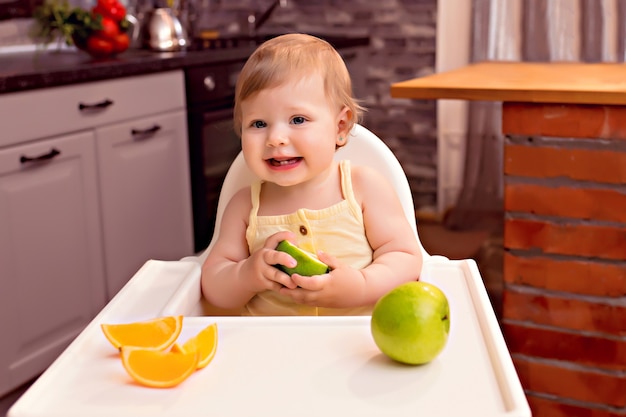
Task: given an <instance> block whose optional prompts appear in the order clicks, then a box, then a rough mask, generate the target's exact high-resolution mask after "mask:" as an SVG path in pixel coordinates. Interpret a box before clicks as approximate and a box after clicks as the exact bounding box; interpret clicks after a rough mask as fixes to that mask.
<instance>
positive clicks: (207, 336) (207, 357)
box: [171, 323, 217, 369]
mask: <svg viewBox="0 0 626 417" xmlns="http://www.w3.org/2000/svg"><path fill="white" fill-rule="evenodd" d="M171 351H172V352H178V353H180V352H196V351H197V352H198V355H199V359H198V369H201V368H204V367H205V366H207V365H208V364H209V363H211V361H212V360H213V357H214V356H215V352H217V323H212V324H209V325H208V326H207V327H205V328H204V329H202V330H200V331H199V332H198V334H197V335H195V336H194V337H192V338H190V339H189V340H187V341H186V342H185V344H183V345H182V346H181V345H179V344H178V343H174V345H173V346H172V350H171Z"/></svg>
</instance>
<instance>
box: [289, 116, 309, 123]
mask: <svg viewBox="0 0 626 417" xmlns="http://www.w3.org/2000/svg"><path fill="white" fill-rule="evenodd" d="M305 121H306V119H305V118H304V117H302V116H296V117H294V118H293V119H291V123H293V124H294V125H301V124H302V123H304V122H305Z"/></svg>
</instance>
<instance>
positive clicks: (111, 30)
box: [96, 17, 120, 40]
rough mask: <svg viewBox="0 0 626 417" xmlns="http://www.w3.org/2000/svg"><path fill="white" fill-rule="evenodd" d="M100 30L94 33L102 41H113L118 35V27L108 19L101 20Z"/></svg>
mask: <svg viewBox="0 0 626 417" xmlns="http://www.w3.org/2000/svg"><path fill="white" fill-rule="evenodd" d="M101 23H102V29H101V30H98V31H96V35H97V36H99V37H101V38H104V39H111V40H112V39H115V38H116V37H117V35H119V34H120V27H119V25H118V24H117V22H114V21H113V20H112V19H109V18H108V17H103V18H102V22H101Z"/></svg>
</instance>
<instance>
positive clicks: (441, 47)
mask: <svg viewBox="0 0 626 417" xmlns="http://www.w3.org/2000/svg"><path fill="white" fill-rule="evenodd" d="M471 3H472V2H471V1H469V0H438V3H437V15H438V16H437V54H436V63H435V70H436V71H437V72H443V71H449V70H452V69H455V68H459V67H463V66H465V65H467V64H468V62H469V56H470V55H469V53H470V41H471V35H470V29H471V28H470V17H471V7H472V6H471ZM467 107H468V106H467V102H466V101H462V100H439V101H438V102H437V129H438V132H437V149H438V151H437V152H438V155H437V160H438V162H437V210H438V212H439V213H440V214H443V213H444V212H445V210H447V209H448V208H450V207H453V206H454V205H455V203H456V200H457V197H458V195H459V192H460V190H461V186H462V184H463V170H464V166H465V133H466V132H467Z"/></svg>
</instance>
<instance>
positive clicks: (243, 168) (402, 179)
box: [163, 124, 445, 315]
mask: <svg viewBox="0 0 626 417" xmlns="http://www.w3.org/2000/svg"><path fill="white" fill-rule="evenodd" d="M335 159H336V160H342V159H349V160H351V161H352V163H353V164H354V165H367V166H370V167H372V168H375V169H376V170H377V171H378V172H380V173H381V174H382V175H384V176H385V177H386V178H387V179H388V180H389V181H390V182H391V185H392V186H393V187H394V188H395V190H396V193H397V194H398V197H399V198H400V202H401V203H402V207H403V209H404V214H405V215H406V217H407V219H408V221H409V224H410V225H411V229H412V230H413V233H414V234H415V238H416V239H417V241H418V242H419V245H420V248H421V249H422V254H423V257H424V261H426V260H427V259H429V258H430V257H431V256H430V254H428V252H426V250H425V249H424V247H423V246H422V244H421V242H420V240H419V235H418V233H417V223H416V221H415V207H414V205H413V195H412V194H411V188H410V187H409V182H408V180H407V178H406V175H405V173H404V170H403V169H402V166H401V165H400V162H399V161H398V159H396V157H395V155H394V154H393V152H392V151H391V150H390V149H389V148H388V147H387V145H386V144H385V143H384V142H383V141H382V140H380V138H378V136H376V135H375V134H374V133H372V132H371V131H370V130H368V129H367V128H365V127H363V126H362V125H360V124H356V125H355V126H354V128H353V129H352V131H351V132H350V136H349V138H348V143H347V144H346V145H345V146H343V147H342V148H340V149H339V150H338V151H337V152H336V153H335ZM254 179H255V176H254V174H253V173H252V172H251V171H250V169H249V168H248V167H247V165H246V163H245V161H244V158H243V154H242V153H241V152H240V153H239V155H238V156H237V158H235V160H234V161H233V163H232V164H231V166H230V168H229V170H228V173H227V174H226V178H225V179H224V184H223V185H222V190H221V192H220V197H219V201H218V206H217V216H216V222H215V230H214V233H213V239H212V240H211V242H210V243H209V246H208V247H207V249H206V250H205V251H203V252H202V253H201V254H199V255H198V256H190V257H186V258H183V259H182V260H183V261H192V262H198V263H200V264H202V263H203V262H204V260H205V259H206V257H207V255H208V253H209V251H210V250H211V247H212V246H213V245H214V244H215V240H216V238H217V236H218V234H219V231H220V223H221V219H222V216H223V215H224V209H225V207H226V205H227V204H228V202H229V201H230V199H231V198H232V197H233V195H234V194H235V193H236V192H237V191H239V190H240V189H242V188H243V187H245V186H248V185H250V184H251V183H252V181H253V180H254ZM381 221H384V220H383V219H381ZM438 258H442V257H438ZM444 259H445V258H444ZM200 291H201V290H200V282H199V279H196V278H190V279H188V280H187V282H185V283H184V284H183V285H181V287H180V288H179V290H178V291H177V292H176V293H175V294H174V296H173V297H172V300H171V302H170V304H169V305H170V306H172V307H173V308H172V309H171V310H170V309H166V310H165V311H164V312H163V313H164V314H173V313H174V312H175V313H176V314H179V313H181V312H183V313H184V314H188V315H229V314H236V313H235V312H234V311H232V310H222V309H217V308H215V307H213V306H210V305H208V303H207V302H206V301H205V300H204V299H203V297H202V294H201V292H200ZM200 305H202V307H201V310H198V306H200Z"/></svg>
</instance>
